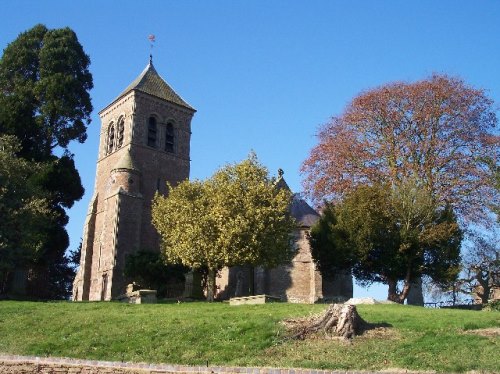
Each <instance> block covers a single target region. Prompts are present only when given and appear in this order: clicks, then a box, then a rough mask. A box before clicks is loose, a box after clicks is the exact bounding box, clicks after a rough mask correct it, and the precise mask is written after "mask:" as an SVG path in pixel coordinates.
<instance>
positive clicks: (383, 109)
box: [302, 75, 500, 302]
mask: <svg viewBox="0 0 500 374" xmlns="http://www.w3.org/2000/svg"><path fill="white" fill-rule="evenodd" d="M318 139H319V143H318V145H316V146H315V147H314V148H313V149H312V151H311V154H310V155H309V157H308V158H307V159H306V161H305V162H304V164H303V166H302V172H303V174H304V175H305V182H304V186H305V189H306V192H307V193H308V194H309V196H310V197H311V198H312V199H313V200H315V201H316V203H322V202H324V201H330V202H333V203H334V204H335V203H337V204H338V203H340V204H339V206H344V207H345V201H346V197H349V196H352V194H353V193H355V194H356V193H357V194H359V188H361V187H363V186H372V187H376V186H386V187H385V188H386V189H388V192H390V193H389V195H388V199H387V203H381V204H379V205H378V206H376V202H374V201H373V199H371V198H370V199H368V200H366V201H365V203H366V204H367V207H368V208H369V209H368V208H367V209H368V211H370V212H372V213H373V214H372V215H366V211H365V212H364V213H363V214H364V215H361V216H360V217H359V218H360V220H358V221H357V223H356V224H353V225H350V226H349V227H350V228H353V227H354V229H353V230H351V231H352V232H351V234H350V235H349V237H350V238H351V241H350V243H351V244H352V245H354V244H355V243H357V242H360V241H361V242H360V243H361V244H362V245H361V244H360V243H358V244H359V245H354V247H356V248H353V246H352V245H349V246H348V248H349V249H350V251H354V252H356V251H357V253H358V255H357V256H354V257H352V256H351V257H349V258H350V259H351V260H352V261H350V263H349V264H348V265H346V266H348V267H350V268H351V269H353V271H354V273H355V275H356V271H355V270H356V269H357V270H360V269H361V270H362V271H358V273H359V274H357V279H358V281H361V282H362V283H363V282H365V283H370V282H372V281H375V282H382V283H385V284H388V285H389V286H390V287H389V299H392V300H394V301H398V302H403V301H404V299H405V297H406V295H407V294H408V292H409V288H410V284H411V282H412V281H414V280H415V279H417V278H418V277H420V276H422V275H429V271H431V273H433V274H435V275H436V274H437V273H436V272H435V271H434V270H435V269H431V268H430V269H427V270H429V271H427V270H425V269H424V268H425V267H426V266H427V265H426V266H423V264H424V263H425V261H427V260H428V259H429V255H428V253H430V252H429V251H434V252H435V256H434V257H435V258H436V259H437V260H436V261H437V262H436V261H435V260H433V261H432V266H433V267H436V266H437V265H439V264H438V262H439V261H441V260H439V258H440V256H441V255H443V256H444V257H446V258H447V260H444V257H443V259H442V260H443V261H444V262H443V264H441V265H446V266H444V268H446V269H447V270H446V269H445V270H446V272H447V273H449V274H447V276H445V277H443V276H442V275H443V274H444V273H443V272H442V271H441V273H440V274H438V275H439V276H438V277H437V278H439V279H440V280H442V281H443V280H445V278H447V277H449V276H452V275H453V274H452V273H453V269H454V268H456V265H457V264H456V261H457V260H458V259H459V257H458V252H456V250H455V251H454V250H453V248H455V247H456V245H457V241H458V245H459V242H460V232H459V231H457V229H458V227H455V226H454V225H453V219H452V220H451V221H450V222H449V224H447V225H446V226H444V224H443V223H439V222H438V221H436V220H435V219H434V218H433V216H434V215H437V217H439V214H444V213H446V212H447V211H451V212H452V214H456V217H457V219H458V221H459V222H461V223H462V224H467V223H468V222H471V221H476V222H481V223H486V222H488V219H489V218H490V217H489V216H488V213H489V209H490V208H491V207H495V206H498V202H499V194H498V190H496V189H495V185H494V183H492V180H493V172H494V170H495V168H494V167H493V168H492V167H491V165H498V162H499V145H500V137H499V136H498V128H497V117H496V114H495V111H494V108H493V101H492V100H491V99H489V98H488V97H487V96H486V95H485V93H484V91H483V90H479V89H475V88H472V87H470V86H468V85H466V84H465V83H464V82H463V81H462V80H461V79H458V78H451V77H448V76H446V75H433V76H431V77H430V78H428V79H425V80H422V81H418V82H415V83H392V84H388V85H385V86H382V87H379V88H376V89H373V90H370V91H366V92H363V93H361V94H360V95H359V96H357V97H355V98H354V99H353V101H352V102H351V103H350V104H349V105H348V106H347V108H346V109H345V111H344V113H342V114H341V115H340V116H338V117H334V118H332V120H331V121H330V122H329V123H327V124H326V125H324V126H323V127H322V128H321V129H320V131H319V134H318ZM351 200H352V199H351ZM381 205H385V206H381ZM388 207H390V209H387V208H388ZM356 209H358V208H357V207H356V206H351V208H350V213H349V214H347V216H348V217H352V216H353V215H352V213H353V211H354V210H356ZM425 212H427V213H428V214H427V213H426V214H423V213H425ZM440 212H441V213H440ZM382 213H383V214H382ZM385 213H388V214H389V216H387V217H385V218H382V219H383V221H384V222H380V223H379V225H380V226H381V228H377V222H372V221H373V219H375V217H377V216H381V217H382V216H384V214H385ZM363 217H364V218H363ZM392 221H394V222H395V226H394V227H393V229H392V230H391V229H388V228H387V227H386V226H387V223H388V222H392ZM356 225H358V226H356ZM356 227H357V228H356ZM443 227H447V228H449V229H450V230H445V231H449V232H444V231H443V230H442V228H443ZM452 229H453V230H452ZM366 230H368V231H366ZM381 230H382V231H383V232H387V233H388V234H391V235H392V234H394V233H397V238H398V240H397V241H394V243H393V244H396V247H394V248H392V247H391V246H390V245H389V247H391V248H392V249H390V248H388V246H387V243H385V244H382V245H379V244H380V243H378V242H376V241H374V240H373V235H375V236H376V237H378V236H377V235H382V236H384V234H383V232H381ZM330 231H331V230H330ZM330 231H329V230H327V232H326V233H319V234H318V235H319V237H322V236H321V235H323V236H324V237H325V238H327V239H328V240H327V241H328V242H329V244H328V245H327V246H326V247H325V246H322V248H327V250H328V251H333V252H335V256H334V257H338V256H339V255H340V256H341V257H342V256H344V257H345V255H346V253H344V252H345V251H344V252H342V251H341V252H340V253H339V250H340V249H341V247H342V246H340V247H339V241H338V240H336V238H337V239H338V238H339V236H338V235H337V233H336V232H334V231H332V232H330ZM367 232H368V233H370V235H364V234H367ZM429 233H432V234H433V235H432V237H433V240H430V241H429V240H428V239H429V238H428V236H429ZM436 233H439V234H440V235H438V236H436ZM372 234H373V235H372ZM410 234H411V235H410ZM442 234H446V235H448V239H449V240H448V239H446V240H445V236H446V235H445V236H443V235H442ZM384 237H385V236H384ZM438 237H440V238H441V239H439V240H437V239H436V238H438ZM340 238H341V237H340ZM436 240H437V242H439V243H441V242H443V240H444V242H449V241H450V240H451V242H453V243H454V244H453V245H451V246H449V245H445V246H442V245H435V243H434V242H436ZM382 242H384V241H382ZM382 242H381V243H382ZM437 242H436V243H437ZM444 242H443V243H444ZM451 242H450V243H451ZM431 243H434V244H432V245H430V246H429V244H431ZM311 244H312V246H313V252H314V245H315V244H314V242H312V243H311ZM448 244H449V243H448ZM441 247H442V248H441ZM322 248H320V249H319V250H320V251H322V250H324V249H322ZM339 248H340V249H339ZM377 248H378V250H377ZM440 248H441V249H440ZM444 248H449V249H450V250H451V252H449V253H450V256H447V255H446V256H445V255H444V254H445V253H448V252H447V251H446V250H444ZM457 248H458V247H457ZM436 249H437V250H438V252H439V251H441V252H442V253H441V255H440V253H438V252H436ZM348 252H349V251H348ZM349 253H351V252H349ZM360 253H361V254H363V255H359V254H360ZM381 253H382V254H383V253H386V254H387V253H389V254H390V253H392V254H391V255H390V256H389V257H388V258H386V260H384V259H383V258H382V257H383V256H382V257H381ZM453 253H455V254H454V255H453ZM351 254H352V253H351ZM396 255H397V256H400V257H402V262H401V264H399V265H398V266H396V268H397V271H394V266H393V265H394V264H393V262H394V261H392V260H390V259H393V258H394V256H396ZM397 256H396V257H397ZM441 257H442V256H441ZM448 257H449V258H448ZM318 258H319V257H317V258H315V260H316V261H317V262H318ZM379 260H381V261H379ZM377 261H379V262H380V263H379V264H378V265H380V266H374V263H376V262H377ZM319 262H320V261H319ZM319 265H320V267H321V264H319ZM427 267H428V266H427ZM444 268H443V269H444ZM450 271H451V273H450ZM398 283H402V284H403V289H402V290H401V291H398V290H397V287H396V286H397V284H398Z"/></svg>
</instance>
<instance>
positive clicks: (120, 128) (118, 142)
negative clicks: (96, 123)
mask: <svg viewBox="0 0 500 374" xmlns="http://www.w3.org/2000/svg"><path fill="white" fill-rule="evenodd" d="M124 131H125V121H124V120H123V117H122V118H120V119H119V120H118V125H117V127H116V132H117V134H116V148H120V147H121V146H122V145H123V133H124Z"/></svg>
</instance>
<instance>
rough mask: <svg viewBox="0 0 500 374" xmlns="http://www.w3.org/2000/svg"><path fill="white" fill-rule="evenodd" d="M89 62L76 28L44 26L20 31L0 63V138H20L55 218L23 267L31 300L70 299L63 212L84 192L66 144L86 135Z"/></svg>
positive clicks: (24, 155) (48, 222)
mask: <svg viewBox="0 0 500 374" xmlns="http://www.w3.org/2000/svg"><path fill="white" fill-rule="evenodd" d="M89 64H90V59H89V57H88V56H87V55H86V54H85V52H84V50H83V48H82V46H81V44H80V43H79V41H78V38H77V36H76V34H75V33H74V32H73V31H72V30H71V29H69V28H62V29H53V30H49V29H47V28H46V27H45V26H44V25H36V26H35V27H33V28H32V29H30V30H28V31H26V32H23V33H21V34H20V35H19V36H18V38H17V39H16V40H14V41H13V42H12V43H10V44H9V45H8V46H7V47H6V48H5V50H4V52H3V55H2V57H1V59H0V134H8V135H14V136H16V137H17V138H18V139H19V141H20V144H21V148H20V150H19V152H18V156H20V157H22V158H24V159H26V160H33V161H36V162H39V163H41V164H42V165H43V167H42V168H41V171H40V172H39V173H38V174H37V176H36V177H35V179H36V180H37V183H38V185H39V187H40V188H42V189H43V190H44V191H45V192H46V193H47V201H48V204H49V207H50V210H51V212H52V215H51V217H50V219H47V220H46V221H45V223H44V224H45V227H44V231H45V232H46V233H47V234H48V235H47V238H46V239H45V240H44V241H43V243H42V245H41V248H39V250H38V251H37V252H36V255H34V256H32V257H31V258H30V261H29V263H28V264H26V267H27V270H28V274H29V276H28V279H29V284H28V292H29V296H32V297H40V298H64V297H67V294H68V287H69V286H68V281H67V278H68V277H69V275H68V274H69V273H68V272H67V269H69V259H68V258H67V257H66V256H65V252H66V249H67V247H68V244H69V239H68V235H67V233H66V229H65V225H66V224H67V222H68V216H67V214H66V212H65V209H67V208H71V206H72V205H73V203H74V202H75V201H77V200H79V199H80V198H81V197H82V196H83V192H84V189H83V187H82V184H81V180H80V176H79V174H78V171H77V170H76V168H75V164H74V160H73V155H72V154H71V153H70V152H69V150H68V145H69V143H70V142H71V141H72V140H77V141H79V142H84V141H85V139H86V136H87V135H86V130H87V126H88V125H89V124H90V113H91V112H92V104H91V101H90V95H89V90H90V89H92V87H93V83H92V75H91V74H90V72H89V70H88V67H89ZM55 149H59V150H62V152H58V153H59V154H60V153H62V156H56V155H55V153H54V150H55ZM0 261H1V260H0ZM61 284H64V285H65V286H64V287H63V286H61Z"/></svg>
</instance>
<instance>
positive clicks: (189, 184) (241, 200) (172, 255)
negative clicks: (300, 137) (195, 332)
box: [152, 155, 294, 301]
mask: <svg viewBox="0 0 500 374" xmlns="http://www.w3.org/2000/svg"><path fill="white" fill-rule="evenodd" d="M290 198H291V196H290V193H289V192H288V191H286V190H284V189H277V188H276V187H275V185H274V180H273V179H272V178H270V177H269V175H268V171H267V169H266V168H265V167H263V166H262V165H261V164H260V163H259V162H258V160H257V158H256V156H255V155H251V156H250V157H249V158H248V159H247V160H244V161H242V162H241V163H239V164H235V165H228V166H226V167H224V168H222V169H221V170H219V171H217V172H216V173H215V174H214V175H213V176H212V177H211V178H210V179H208V180H206V181H184V182H182V183H180V184H179V185H178V186H176V187H172V186H170V187H169V194H168V196H167V197H163V196H160V195H156V196H155V198H154V202H153V209H152V215H153V225H154V226H155V227H156V229H157V231H158V232H159V234H160V236H161V238H162V248H163V250H164V252H165V254H166V258H167V260H168V261H170V262H173V263H181V264H183V265H185V266H188V267H190V268H194V269H200V268H206V269H208V286H207V298H208V300H210V301H212V300H213V297H214V290H215V274H216V272H217V271H218V270H220V269H222V268H223V267H225V266H236V265H247V266H257V265H262V266H269V267H274V266H277V265H279V264H281V263H283V262H285V261H286V260H287V259H289V256H290V254H291V251H290V249H291V232H292V230H293V227H294V224H293V219H292V218H291V217H290V214H289V210H288V207H289V204H290Z"/></svg>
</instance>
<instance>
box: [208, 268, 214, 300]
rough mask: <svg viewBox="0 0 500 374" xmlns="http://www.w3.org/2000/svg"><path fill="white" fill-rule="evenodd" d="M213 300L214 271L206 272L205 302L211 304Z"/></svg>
mask: <svg viewBox="0 0 500 374" xmlns="http://www.w3.org/2000/svg"><path fill="white" fill-rule="evenodd" d="M214 299H215V270H214V269H209V270H208V279H207V301H208V302H210V303H211V302H213V301H214Z"/></svg>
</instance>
